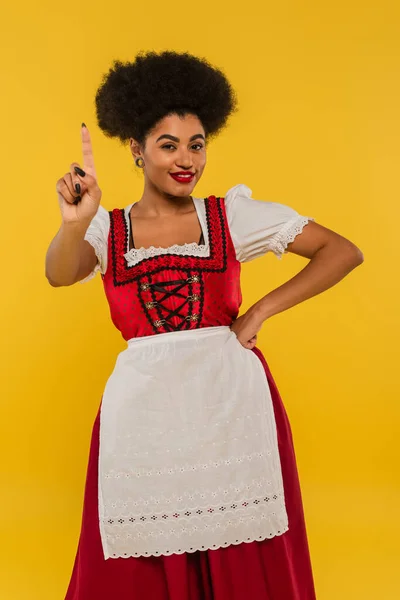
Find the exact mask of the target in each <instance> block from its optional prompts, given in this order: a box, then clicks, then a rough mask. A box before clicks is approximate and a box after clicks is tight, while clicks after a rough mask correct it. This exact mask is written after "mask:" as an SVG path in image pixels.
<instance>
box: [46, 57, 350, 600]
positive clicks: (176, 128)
mask: <svg viewBox="0 0 400 600" xmlns="http://www.w3.org/2000/svg"><path fill="white" fill-rule="evenodd" d="M96 109H97V117H98V123H99V126H100V128H101V129H102V130H103V132H104V133H105V135H107V136H110V137H117V138H118V139H119V140H120V141H121V142H122V143H123V144H125V145H128V144H129V148H130V151H131V154H132V156H133V158H134V160H135V163H136V165H137V166H138V168H141V169H143V174H144V188H143V193H142V196H141V198H140V199H139V200H138V201H137V202H135V203H134V204H130V205H129V206H127V207H123V208H121V207H116V208H114V209H113V210H110V211H107V210H106V209H105V208H103V207H102V206H101V205H100V200H101V190H100V189H99V187H98V184H97V176H96V171H95V166H94V157H93V150H92V146H91V141H90V135H89V131H88V129H87V128H86V127H83V128H82V144H83V154H84V164H83V170H81V169H80V167H79V165H76V164H74V163H73V164H72V165H71V169H70V173H67V174H66V175H65V176H64V177H63V178H61V179H60V180H59V181H58V182H57V191H58V194H59V202H60V207H61V212H62V215H63V223H62V226H61V228H60V231H59V232H58V234H57V236H56V237H55V239H54V240H53V242H52V244H51V245H50V248H49V251H48V254H47V260H46V272H47V277H48V279H49V281H50V283H51V284H52V285H56V286H59V285H71V284H73V283H75V282H77V281H82V282H84V281H88V280H90V279H92V278H93V277H94V276H95V275H96V273H98V272H100V273H101V277H102V281H103V285H104V291H105V294H106V296H107V300H108V302H109V305H110V312H111V318H112V321H113V323H114V324H115V326H116V327H117V328H118V329H119V330H120V331H121V334H122V336H123V338H124V339H125V340H126V342H127V348H126V349H125V350H124V351H123V352H121V353H120V354H119V356H118V358H117V361H116V364H115V368H114V370H113V373H112V374H111V376H110V377H109V379H108V381H107V384H106V387H105V390H104V394H103V397H102V401H101V405H100V409H99V412H98V415H97V417H96V420H95V424H94V428H93V434H92V442H91V449H90V458H89V465H88V471H87V480H86V489H85V498H84V511H83V520H82V529H81V535H80V540H79V547H78V551H77V555H76V560H75V565H74V569H73V573H72V577H71V581H70V585H69V588H68V592H67V595H66V599H67V600H91V599H96V600H110V599H114V598H115V599H116V600H139V599H140V600H141V599H142V598H151V599H152V600H153V599H154V600H158V599H159V600H187V599H188V598H191V599H192V600H211V599H213V600H248V599H249V598H252V599H253V598H254V599H256V598H257V600H315V591H314V583H313V576H312V569H311V562H310V556H309V550H308V542H307V534H306V527H305V523H304V514H303V506H302V498H301V492H300V486H299V480H298V474H297V467H296V460H295V454H294V449H293V440H292V434H291V429H290V424H289V421H288V418H287V415H286V411H285V408H284V405H283V403H282V400H281V398H280V395H279V392H278V390H277V387H276V385H275V382H274V380H273V377H272V375H271V373H270V370H269V368H268V366H267V363H266V361H265V359H264V357H263V355H262V353H261V352H260V350H259V349H258V348H256V347H255V345H256V340H257V332H258V331H259V330H260V328H261V326H262V324H263V322H264V321H265V320H266V319H267V318H270V317H271V316H272V315H274V314H276V313H278V312H280V311H282V310H286V309H287V308H289V307H290V306H293V305H294V304H297V303H298V302H301V301H303V300H305V299H306V298H309V297H311V296H312V295H315V294H317V293H320V292H321V291H323V290H324V289H327V288H328V287H330V286H332V285H334V284H335V283H337V282H338V281H339V280H340V279H342V278H343V277H344V276H345V275H346V274H347V273H348V272H349V271H350V270H351V269H353V268H354V267H355V266H356V265H357V264H360V262H362V255H361V253H360V251H359V250H358V249H357V248H356V247H355V246H354V244H352V243H351V242H350V241H349V240H345V239H344V238H342V237H341V236H340V235H339V234H336V233H334V232H332V231H330V230H328V229H326V228H324V227H322V226H320V225H317V224H316V223H315V222H313V219H312V217H307V216H303V215H301V214H299V213H298V212H297V211H296V210H295V209H293V208H291V207H289V206H285V205H282V204H279V203H276V202H267V201H260V200H255V199H254V198H252V194H251V189H250V188H249V187H247V186H246V185H244V184H237V185H234V186H233V187H231V188H230V189H229V190H227V192H226V194H225V196H224V197H217V196H215V195H208V196H207V197H206V198H199V197H196V196H194V195H193V190H194V187H195V185H196V183H197V182H198V181H199V179H200V178H201V176H202V174H203V171H204V168H205V165H206V146H207V144H208V143H209V141H210V139H211V138H212V137H213V136H214V135H216V134H217V133H218V132H220V131H221V130H222V129H223V128H224V127H225V125H226V122H227V119H228V117H229V115H230V114H232V112H233V111H234V110H236V99H235V94H234V92H233V90H232V88H231V86H230V84H229V82H228V81H227V79H226V77H225V76H224V75H223V73H222V72H221V71H220V70H218V69H216V68H215V67H212V66H211V65H210V64H209V63H208V62H207V61H206V60H205V59H200V58H197V57H193V56H191V55H188V54H187V53H184V54H177V53H174V52H164V53H162V54H159V55H158V54H155V53H153V52H151V53H148V54H147V55H139V56H138V57H137V58H136V60H135V61H134V62H133V63H126V64H123V63H121V62H118V61H116V62H115V63H114V66H113V68H112V69H111V70H110V71H109V73H108V74H107V75H106V76H104V78H103V81H102V84H101V86H100V88H99V91H98V92H97V94H96ZM165 140H167V141H168V143H165ZM77 184H79V186H80V187H79V191H77V188H76V185H77ZM288 251H291V252H295V253H297V254H299V255H301V256H304V257H309V258H311V260H310V262H309V263H308V264H307V265H306V267H305V268H304V269H303V270H302V271H301V272H300V273H298V274H297V275H296V276H295V277H294V278H293V279H292V280H291V281H289V282H287V283H286V284H284V285H283V286H281V288H279V289H278V290H274V291H273V292H271V293H270V294H268V295H267V296H264V297H262V298H261V299H260V300H259V301H258V302H257V303H256V305H254V306H253V307H251V308H250V309H249V310H248V311H247V312H246V313H245V314H244V315H242V316H241V317H239V318H238V314H239V308H240V305H241V301H242V294H241V288H240V268H241V263H242V262H246V261H251V260H253V259H255V258H257V257H260V256H263V255H264V254H266V253H267V252H272V253H274V254H275V255H276V256H277V257H278V258H281V257H282V256H283V254H284V253H286V252H288Z"/></svg>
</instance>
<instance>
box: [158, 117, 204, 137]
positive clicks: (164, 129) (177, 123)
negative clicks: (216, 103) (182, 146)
mask: <svg viewBox="0 0 400 600" xmlns="http://www.w3.org/2000/svg"><path fill="white" fill-rule="evenodd" d="M163 133H169V134H171V135H174V136H176V137H178V138H179V139H184V138H185V137H186V138H190V137H191V136H192V135H195V134H196V133H202V134H203V135H204V127H203V126H202V124H201V121H200V119H199V118H198V117H196V115H185V116H184V117H180V116H179V115H176V114H173V115H168V116H166V117H164V118H163V119H162V120H161V121H159V123H157V125H156V126H155V127H154V129H153V130H152V131H151V133H150V136H149V137H152V138H155V139H157V137H159V136H160V135H162V134H163Z"/></svg>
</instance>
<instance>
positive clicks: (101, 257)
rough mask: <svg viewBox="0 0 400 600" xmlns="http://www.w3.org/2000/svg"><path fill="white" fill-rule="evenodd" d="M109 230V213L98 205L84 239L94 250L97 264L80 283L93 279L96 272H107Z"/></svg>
mask: <svg viewBox="0 0 400 600" xmlns="http://www.w3.org/2000/svg"><path fill="white" fill-rule="evenodd" d="M109 230H110V215H109V212H108V211H107V210H106V209H105V208H104V207H103V206H101V204H100V205H99V208H98V210H97V213H96V214H95V216H94V217H93V219H92V220H91V222H90V225H89V227H88V228H87V230H86V233H85V237H84V239H85V240H87V241H88V242H89V243H90V244H91V245H92V246H93V248H94V251H95V253H96V256H97V264H96V266H95V268H94V269H93V271H92V272H91V273H89V275H88V276H87V277H85V278H84V279H82V280H81V281H80V283H86V282H87V281H90V280H91V279H93V277H94V276H95V275H96V273H97V272H100V273H103V274H104V273H105V272H106V270H107V251H108V232H109Z"/></svg>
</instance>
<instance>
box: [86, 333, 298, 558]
mask: <svg viewBox="0 0 400 600" xmlns="http://www.w3.org/2000/svg"><path fill="white" fill-rule="evenodd" d="M98 494H99V520H100V534H101V541H102V546H103V551H104V557H105V558H106V559H107V558H117V557H125V558H126V557H130V556H160V555H169V554H181V553H183V552H194V551H196V550H208V549H216V548H220V547H224V546H229V545H231V544H239V543H241V542H251V541H255V540H263V539H265V538H271V537H273V536H276V535H281V534H283V533H284V532H285V531H287V530H288V518H287V513H286V507H285V499H284V490H283V481H282V473H281V465H280V459H279V453H278V442H277V433H276V424H275V417H274V410H273V405H272V399H271V394H270V390H269V386H268V381H267V378H266V374H265V371H264V368H263V366H262V364H261V362H260V360H259V358H258V357H257V356H256V355H255V354H254V353H253V352H252V351H251V350H247V349H245V348H244V347H243V346H242V345H241V344H240V342H239V341H238V339H237V337H236V334H235V333H234V332H232V331H231V329H230V328H229V327H226V326H221V327H206V328H200V329H193V330H186V331H174V332H170V333H163V334H158V335H151V336H146V337H140V338H133V339H131V340H129V341H128V347H127V349H126V350H124V351H123V352H121V353H120V354H119V355H118V357H117V361H116V364H115V368H114V370H113V372H112V374H111V376H110V378H109V379H108V381H107V383H106V386H105V390H104V395H103V400H102V405H101V411H100V452H99V480H98Z"/></svg>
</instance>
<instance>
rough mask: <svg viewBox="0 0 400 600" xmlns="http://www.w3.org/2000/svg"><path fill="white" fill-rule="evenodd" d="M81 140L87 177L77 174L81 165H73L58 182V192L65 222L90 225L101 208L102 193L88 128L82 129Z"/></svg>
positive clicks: (84, 169)
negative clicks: (76, 168) (77, 169)
mask: <svg viewBox="0 0 400 600" xmlns="http://www.w3.org/2000/svg"><path fill="white" fill-rule="evenodd" d="M81 139H82V152H83V169H82V170H83V171H84V172H85V175H84V176H81V175H79V174H77V173H76V171H75V169H74V167H78V168H81V167H80V165H79V163H76V162H74V163H72V164H71V165H70V171H69V173H66V174H65V175H64V176H63V177H61V179H59V180H58V181H57V185H56V191H57V194H58V202H59V204H60V210H61V215H62V219H63V222H64V223H77V224H87V225H89V223H90V221H91V220H92V219H93V217H94V216H95V214H96V213H97V210H98V208H99V204H100V200H101V195H102V192H101V189H100V188H99V186H98V184H97V176H96V169H95V166H94V157H93V150H92V143H91V140H90V134H89V130H88V129H87V127H81ZM77 184H79V185H78V188H76V185H77ZM79 186H80V191H79Z"/></svg>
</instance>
